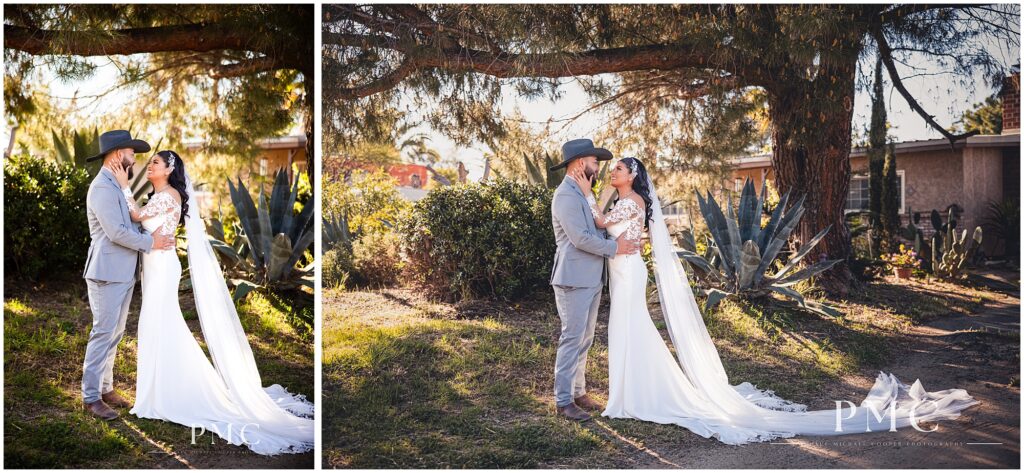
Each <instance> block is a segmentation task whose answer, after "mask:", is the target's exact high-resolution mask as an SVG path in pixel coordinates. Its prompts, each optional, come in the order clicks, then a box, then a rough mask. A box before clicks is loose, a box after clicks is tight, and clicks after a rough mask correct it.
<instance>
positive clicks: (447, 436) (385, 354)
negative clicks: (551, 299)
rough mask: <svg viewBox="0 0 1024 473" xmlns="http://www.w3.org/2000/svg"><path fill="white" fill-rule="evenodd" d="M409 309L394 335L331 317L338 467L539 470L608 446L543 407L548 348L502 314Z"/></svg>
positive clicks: (331, 426)
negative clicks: (437, 314)
mask: <svg viewBox="0 0 1024 473" xmlns="http://www.w3.org/2000/svg"><path fill="white" fill-rule="evenodd" d="M407 309H408V312H407V313H404V314H397V316H396V319H393V320H390V321H389V323H388V324H386V325H374V324H369V323H365V322H363V321H361V320H359V319H357V318H348V317H343V318H337V319H336V318H332V316H331V315H330V313H328V315H327V317H325V330H324V335H323V340H324V351H323V352H324V360H323V366H324V385H325V389H324V401H325V411H326V417H325V419H324V430H325V438H336V439H344V441H343V442H344V444H345V447H344V448H343V450H344V452H343V453H341V452H338V457H337V458H335V459H334V460H330V461H332V462H333V464H334V465H335V466H338V465H344V466H351V467H358V468H383V467H402V468H425V467H431V468H444V467H450V468H465V467H475V468H531V467H534V468H535V467H538V466H539V465H542V464H544V463H546V462H550V461H553V460H557V459H560V458H564V457H574V456H577V455H579V454H581V453H583V452H587V451H590V450H593V449H594V448H596V447H598V446H599V445H600V444H601V442H602V440H601V439H600V438H599V437H598V436H596V435H595V434H594V433H592V432H590V431H589V430H586V429H581V428H580V426H578V425H576V424H573V423H569V422H563V421H561V420H558V419H556V418H555V417H554V416H552V415H551V410H552V409H551V406H550V405H549V404H548V403H547V402H545V401H547V400H546V399H544V398H542V397H541V396H542V395H541V394H540V393H543V392H544V391H548V390H550V388H549V387H548V386H546V385H545V380H546V377H547V374H548V373H547V372H548V371H549V369H548V367H547V366H546V362H547V359H548V358H551V357H553V356H554V351H553V350H554V346H553V343H551V340H550V337H549V336H541V334H540V333H537V332H535V331H534V330H533V329H532V328H530V327H524V326H522V325H513V324H510V323H509V321H507V320H503V318H502V314H499V313H494V314H491V315H490V316H484V317H480V318H477V319H474V320H437V319H431V318H427V317H422V314H423V312H420V311H418V310H417V309H415V308H407ZM328 320H330V322H327V321H328ZM328 457H329V458H332V457H331V456H330V455H329V456H328Z"/></svg>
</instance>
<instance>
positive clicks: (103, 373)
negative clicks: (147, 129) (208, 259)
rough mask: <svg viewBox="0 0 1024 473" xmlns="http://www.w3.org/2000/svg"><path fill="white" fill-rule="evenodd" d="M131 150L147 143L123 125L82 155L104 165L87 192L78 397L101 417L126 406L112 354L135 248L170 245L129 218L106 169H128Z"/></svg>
mask: <svg viewBox="0 0 1024 473" xmlns="http://www.w3.org/2000/svg"><path fill="white" fill-rule="evenodd" d="M136 151H138V152H146V151H149V144H148V143H146V142H145V141H142V140H135V139H132V137H131V134H130V133H128V132H127V131H124V130H114V131H108V132H106V133H103V134H102V135H100V153H99V154H97V155H96V156H92V157H90V158H88V159H86V161H95V160H97V159H102V160H103V167H101V168H100V172H99V174H97V175H96V178H95V179H93V181H92V184H90V185H89V193H88V197H86V214H87V216H88V219H89V236H90V237H91V238H92V242H91V243H90V244H89V256H88V258H87V259H86V262H85V271H84V272H83V274H82V276H83V277H84V278H85V284H86V286H87V287H88V291H89V308H90V309H91V310H92V331H90V332H89V344H88V345H87V346H86V349H85V364H84V366H83V368H82V401H83V403H84V407H85V410H87V411H89V412H90V413H91V414H92V415H94V416H96V417H99V418H101V419H105V420H111V419H115V418H117V412H116V411H114V410H113V409H111V407H110V406H111V405H113V406H115V407H130V406H131V404H130V403H129V402H128V401H127V400H126V399H124V398H123V397H121V396H120V395H119V394H117V392H115V391H114V359H115V358H116V356H117V345H118V343H120V341H121V337H122V336H123V335H124V328H125V323H126V322H127V321H128V305H129V304H130V303H131V300H132V292H133V290H134V289H135V275H136V272H137V268H138V263H139V252H148V251H149V250H150V249H169V248H173V246H174V239H173V238H172V237H167V236H162V235H155V236H150V235H146V234H143V233H142V232H141V231H140V230H139V228H138V227H137V226H136V225H135V224H134V223H132V220H131V216H130V215H129V214H128V204H127V203H125V199H124V194H123V193H122V190H121V186H120V185H118V183H117V180H116V179H115V178H114V173H113V172H111V171H110V168H113V167H121V168H124V169H127V170H129V172H131V171H130V170H131V169H132V166H134V165H135V152H136Z"/></svg>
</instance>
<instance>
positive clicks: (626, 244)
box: [615, 233, 640, 255]
mask: <svg viewBox="0 0 1024 473" xmlns="http://www.w3.org/2000/svg"><path fill="white" fill-rule="evenodd" d="M615 245H616V249H615V254H617V255H631V254H634V253H639V252H640V241H638V240H629V239H627V238H626V234H625V233H623V234H622V235H619V237H618V238H616V239H615Z"/></svg>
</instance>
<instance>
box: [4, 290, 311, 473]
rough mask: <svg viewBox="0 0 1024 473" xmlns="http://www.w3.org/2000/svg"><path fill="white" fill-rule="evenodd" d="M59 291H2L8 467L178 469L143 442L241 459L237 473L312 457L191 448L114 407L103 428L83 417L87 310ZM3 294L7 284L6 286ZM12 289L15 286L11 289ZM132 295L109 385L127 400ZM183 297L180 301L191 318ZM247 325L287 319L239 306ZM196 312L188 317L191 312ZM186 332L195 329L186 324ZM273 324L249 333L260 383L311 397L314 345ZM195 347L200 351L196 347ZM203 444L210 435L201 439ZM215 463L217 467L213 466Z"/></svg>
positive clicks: (131, 377)
mask: <svg viewBox="0 0 1024 473" xmlns="http://www.w3.org/2000/svg"><path fill="white" fill-rule="evenodd" d="M74 284H80V282H78V281H76V282H73V283H69V284H67V285H61V286H60V289H57V290H41V291H37V290H34V289H20V290H14V291H9V293H8V294H7V295H8V297H9V298H8V299H6V300H5V301H4V462H5V466H7V467H11V468H154V467H166V466H181V464H180V463H177V461H176V460H174V459H173V458H171V457H169V456H167V455H165V454H163V453H162V452H161V453H160V454H158V455H153V454H152V452H154V451H155V450H158V448H157V447H156V446H154V445H153V444H152V443H151V442H155V443H157V444H160V445H163V446H165V447H167V448H170V449H171V450H172V451H173V452H174V453H176V454H178V455H179V456H181V457H183V458H185V459H186V460H189V461H193V465H194V466H197V467H203V465H204V463H203V462H204V461H205V460H202V459H200V460H198V461H197V460H195V458H196V457H195V455H196V454H198V453H204V454H205V455H207V458H216V457H218V456H221V457H222V456H223V455H224V454H228V453H230V454H233V455H240V456H239V457H238V458H239V465H240V466H249V467H255V468H259V467H261V466H263V467H266V466H268V465H277V466H278V467H280V466H287V465H292V467H294V468H309V467H312V454H303V455H296V456H294V457H292V456H289V459H287V460H285V461H282V459H281V458H280V457H278V458H276V459H275V458H271V457H262V456H260V455H257V454H255V453H251V452H249V451H248V450H247V449H245V448H243V447H235V446H231V445H227V444H226V443H225V442H223V441H222V440H220V439H219V438H218V439H217V440H216V442H215V443H214V444H213V445H211V444H209V442H202V441H200V442H197V443H196V444H194V445H193V444H192V443H191V431H190V429H189V428H188V427H186V426H182V425H178V424H175V423H172V422H165V421H160V420H151V419H139V418H137V417H135V416H133V415H131V414H129V413H128V409H118V411H119V413H120V415H121V417H120V418H119V419H117V420H114V421H111V422H105V421H102V420H99V419H96V418H93V417H92V416H90V415H88V414H87V413H85V412H84V411H83V410H82V406H81V376H82V371H81V370H82V359H83V357H84V356H85V347H86V344H87V340H88V334H89V329H90V323H91V316H90V315H89V314H90V311H89V307H88V302H87V301H85V300H83V299H82V298H81V297H80V295H81V294H82V291H81V288H78V287H77V286H75V285H74ZM5 286H6V284H5ZM15 286H16V285H15ZM139 297H140V293H139V292H138V291H136V294H135V301H134V302H133V304H132V307H131V310H130V311H129V320H128V324H127V330H126V333H125V336H124V338H123V340H122V342H121V344H120V346H119V349H118V356H117V358H116V359H115V366H114V385H115V387H116V388H117V389H118V390H119V391H120V392H121V393H122V394H123V395H125V397H127V398H128V399H133V398H134V387H135V375H136V362H137V360H136V357H135V353H136V350H137V347H138V345H137V339H136V329H137V323H138V310H139V303H138V302H139ZM190 297H191V294H190V293H183V294H182V296H181V302H182V308H183V309H184V311H185V312H186V313H188V312H189V309H188V307H189V304H190V303H191V301H190V300H189V298H190ZM239 312H240V316H241V314H245V315H244V317H248V318H250V319H253V320H254V319H264V318H266V319H273V318H278V319H281V318H283V317H285V315H284V314H283V313H281V312H280V311H279V310H278V308H277V307H276V306H273V305H253V306H248V307H245V308H239ZM193 313H194V312H193ZM185 318H186V320H191V321H190V326H191V328H192V330H193V332H194V333H195V334H196V335H197V336H199V337H200V340H201V334H200V333H201V329H200V327H199V323H198V321H196V320H194V318H190V317H187V316H186V317H185ZM278 327H281V326H280V325H271V326H269V327H268V328H266V329H264V330H256V331H254V332H255V333H248V334H247V335H249V337H250V342H251V344H252V347H253V352H254V354H255V356H256V358H257V365H258V366H259V368H260V374H261V376H262V378H263V381H264V383H265V384H268V385H269V384H273V383H279V384H282V385H283V386H286V387H287V388H288V389H289V390H290V391H291V392H296V393H303V394H307V395H308V396H309V397H311V398H312V395H313V355H312V353H313V347H312V339H311V338H305V337H302V336H300V335H298V334H296V333H295V330H294V329H292V328H291V327H290V326H288V327H287V330H285V331H283V332H278V331H274V330H271V329H276V328H278ZM200 345H201V346H202V345H204V344H203V343H200ZM204 438H205V439H206V440H209V436H207V437H204ZM219 465H223V463H219Z"/></svg>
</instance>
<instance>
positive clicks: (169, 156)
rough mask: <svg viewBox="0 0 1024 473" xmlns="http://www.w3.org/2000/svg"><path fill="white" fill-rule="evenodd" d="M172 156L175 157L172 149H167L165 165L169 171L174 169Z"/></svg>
mask: <svg viewBox="0 0 1024 473" xmlns="http://www.w3.org/2000/svg"><path fill="white" fill-rule="evenodd" d="M174 158H175V156H174V151H168V152H167V167H168V168H169V169H170V170H171V171H174Z"/></svg>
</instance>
